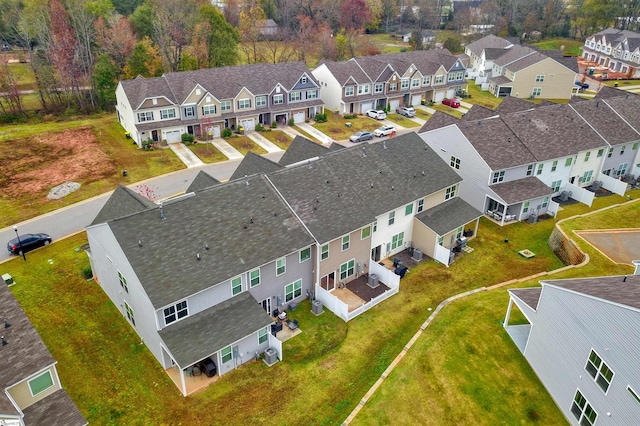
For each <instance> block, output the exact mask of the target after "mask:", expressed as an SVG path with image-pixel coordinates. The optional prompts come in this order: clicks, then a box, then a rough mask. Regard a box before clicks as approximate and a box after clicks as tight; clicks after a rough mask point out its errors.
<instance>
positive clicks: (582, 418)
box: [571, 389, 598, 426]
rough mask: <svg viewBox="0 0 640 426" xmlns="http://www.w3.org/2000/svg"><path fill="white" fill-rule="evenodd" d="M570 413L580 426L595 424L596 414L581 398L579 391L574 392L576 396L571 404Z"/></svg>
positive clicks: (583, 398) (587, 402)
mask: <svg viewBox="0 0 640 426" xmlns="http://www.w3.org/2000/svg"><path fill="white" fill-rule="evenodd" d="M571 412H572V413H573V415H574V416H575V417H576V419H577V420H578V422H579V424H580V425H581V426H591V425H593V424H594V423H595V422H596V419H597V418H598V413H596V412H595V411H594V409H593V407H591V404H589V401H587V400H586V399H585V397H584V396H582V393H580V390H579V389H578V390H577V391H576V396H575V397H574V398H573V404H571Z"/></svg>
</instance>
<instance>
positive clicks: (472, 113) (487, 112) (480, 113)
mask: <svg viewBox="0 0 640 426" xmlns="http://www.w3.org/2000/svg"><path fill="white" fill-rule="evenodd" d="M496 115H498V113H497V112H496V111H494V110H492V109H489V108H487V107H483V106H482V105H478V104H474V105H472V106H471V108H470V109H469V111H467V113H466V114H465V115H463V116H462V121H474V120H483V119H485V118H489V117H495V116H496Z"/></svg>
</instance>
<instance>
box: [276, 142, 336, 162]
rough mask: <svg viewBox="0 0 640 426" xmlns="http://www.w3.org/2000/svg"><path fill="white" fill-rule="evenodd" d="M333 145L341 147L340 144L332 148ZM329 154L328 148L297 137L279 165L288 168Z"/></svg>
mask: <svg viewBox="0 0 640 426" xmlns="http://www.w3.org/2000/svg"><path fill="white" fill-rule="evenodd" d="M333 145H337V146H339V145H338V144H331V146H333ZM333 149H334V150H335V149H339V148H333ZM328 152H329V149H327V147H326V146H324V145H320V144H319V143H315V142H313V141H310V140H309V139H307V138H305V137H302V136H296V137H295V138H294V139H293V141H291V143H290V144H289V148H287V150H286V151H285V152H284V154H283V155H282V157H281V158H280V161H279V162H278V164H280V165H281V166H288V165H290V164H295V163H299V162H300V161H304V160H308V159H310V158H316V157H320V156H322V155H324V154H326V153H328Z"/></svg>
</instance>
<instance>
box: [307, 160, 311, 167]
mask: <svg viewBox="0 0 640 426" xmlns="http://www.w3.org/2000/svg"><path fill="white" fill-rule="evenodd" d="M307 167H308V168H311V160H309V161H307Z"/></svg>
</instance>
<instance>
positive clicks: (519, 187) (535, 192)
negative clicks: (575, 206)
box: [490, 176, 554, 204]
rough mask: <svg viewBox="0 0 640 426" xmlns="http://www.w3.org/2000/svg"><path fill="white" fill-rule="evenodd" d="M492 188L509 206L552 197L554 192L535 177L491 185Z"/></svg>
mask: <svg viewBox="0 0 640 426" xmlns="http://www.w3.org/2000/svg"><path fill="white" fill-rule="evenodd" d="M490 188H491V189H492V190H493V191H494V192H495V193H496V194H498V196H499V197H500V198H502V200H503V201H505V202H506V203H507V204H516V203H520V202H522V201H526V200H531V199H533V198H540V197H545V196H551V195H553V192H554V191H553V190H552V189H551V188H549V187H548V186H547V185H545V184H544V183H543V182H542V181H541V180H540V179H538V178H536V177H533V176H528V177H526V178H523V179H518V180H512V181H509V182H501V183H496V184H494V185H491V186H490Z"/></svg>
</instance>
